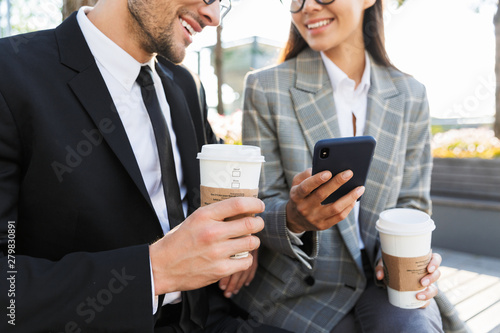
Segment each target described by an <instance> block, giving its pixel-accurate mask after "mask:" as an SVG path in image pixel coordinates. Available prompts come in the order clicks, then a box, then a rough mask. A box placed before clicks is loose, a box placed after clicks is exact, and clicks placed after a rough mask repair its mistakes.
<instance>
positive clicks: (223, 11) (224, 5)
mask: <svg viewBox="0 0 500 333" xmlns="http://www.w3.org/2000/svg"><path fill="white" fill-rule="evenodd" d="M215 1H217V0H203V2H204V3H206V4H207V5H211V4H213V3H214V2H215ZM219 2H220V20H221V21H222V19H223V18H224V16H226V15H227V13H229V11H230V10H231V0H219Z"/></svg>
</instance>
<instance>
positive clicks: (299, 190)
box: [290, 171, 332, 200]
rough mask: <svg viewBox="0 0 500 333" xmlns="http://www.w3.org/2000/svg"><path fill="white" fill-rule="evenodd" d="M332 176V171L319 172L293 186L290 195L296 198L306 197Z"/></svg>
mask: <svg viewBox="0 0 500 333" xmlns="http://www.w3.org/2000/svg"><path fill="white" fill-rule="evenodd" d="M331 178H332V173H331V172H330V171H323V172H319V173H317V174H315V175H314V176H311V177H309V178H307V179H305V180H303V181H302V182H301V183H299V184H297V185H296V186H294V187H292V189H291V191H290V196H291V197H293V198H294V199H295V200H298V199H304V198H306V197H307V196H309V195H310V194H311V193H312V192H313V191H314V190H316V189H317V188H318V187H320V186H321V185H323V184H324V183H326V182H327V181H328V180H330V179H331Z"/></svg>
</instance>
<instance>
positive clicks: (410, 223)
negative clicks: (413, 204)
mask: <svg viewBox="0 0 500 333" xmlns="http://www.w3.org/2000/svg"><path fill="white" fill-rule="evenodd" d="M376 229H377V230H378V231H379V232H382V233H384V234H389V235H400V236H415V235H421V234H425V233H428V232H431V231H433V230H434V229H436V225H435V224H434V221H433V220H432V219H431V218H430V216H429V215H428V214H426V213H424V212H422V211H420V210H416V209H410V208H394V209H388V210H385V211H383V212H382V213H380V216H379V220H378V221H377V224H376Z"/></svg>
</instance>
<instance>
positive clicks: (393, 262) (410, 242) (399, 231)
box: [376, 208, 436, 309]
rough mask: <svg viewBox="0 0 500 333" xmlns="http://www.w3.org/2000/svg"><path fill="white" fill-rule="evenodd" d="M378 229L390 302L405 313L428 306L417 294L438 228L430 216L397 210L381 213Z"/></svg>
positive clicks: (417, 212) (418, 212) (419, 212)
mask: <svg viewBox="0 0 500 333" xmlns="http://www.w3.org/2000/svg"><path fill="white" fill-rule="evenodd" d="M376 228H377V230H378V231H379V234H380V243H381V246H382V256H383V259H384V275H385V282H386V285H387V291H388V296H389V302H390V303H391V304H393V305H395V306H398V307H400V308H405V309H415V308H419V307H421V306H423V305H425V302H426V301H420V300H418V299H417V298H416V294H417V293H418V292H420V291H422V290H425V288H422V285H421V284H420V280H421V279H422V278H423V277H424V276H425V275H426V274H427V265H428V264H429V261H430V258H431V236H432V231H433V230H434V229H435V228H436V226H435V224H434V221H432V219H431V218H430V216H429V215H428V214H426V213H424V212H422V211H419V210H416V209H409V208H394V209H389V210H386V211H383V212H382V213H380V216H379V220H378V221H377V224H376Z"/></svg>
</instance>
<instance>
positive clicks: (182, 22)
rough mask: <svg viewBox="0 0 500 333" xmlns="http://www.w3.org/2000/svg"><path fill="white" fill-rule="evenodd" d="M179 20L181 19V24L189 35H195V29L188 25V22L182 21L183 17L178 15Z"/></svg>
mask: <svg viewBox="0 0 500 333" xmlns="http://www.w3.org/2000/svg"><path fill="white" fill-rule="evenodd" d="M179 20H180V21H181V24H182V26H183V27H184V28H186V29H187V31H189V33H190V34H191V36H194V35H196V31H195V30H194V29H193V27H192V26H190V25H189V23H187V22H186V21H184V20H183V19H181V18H180V17H179Z"/></svg>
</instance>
